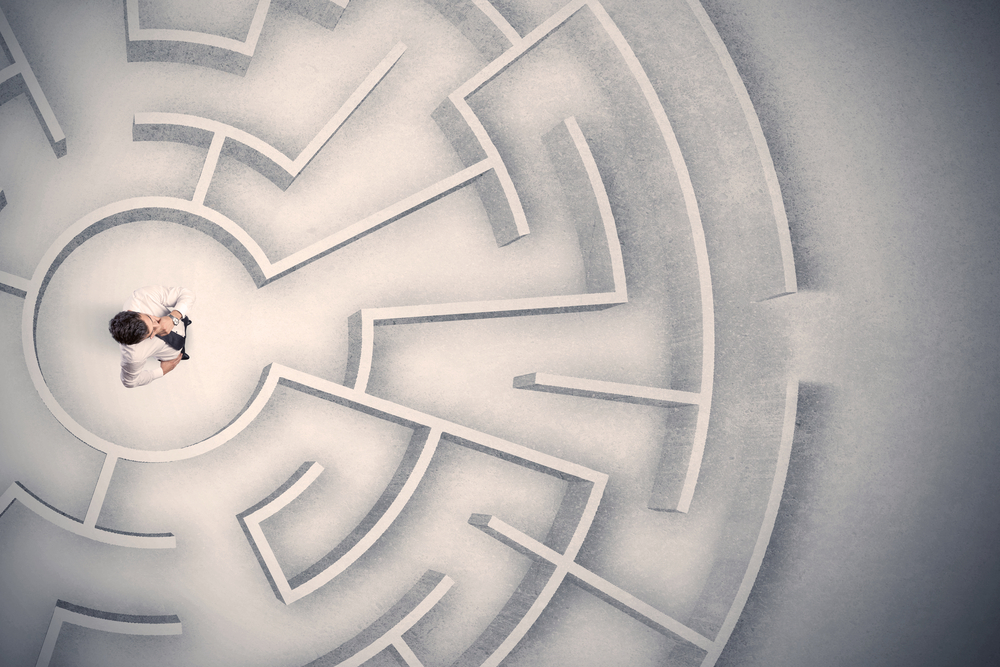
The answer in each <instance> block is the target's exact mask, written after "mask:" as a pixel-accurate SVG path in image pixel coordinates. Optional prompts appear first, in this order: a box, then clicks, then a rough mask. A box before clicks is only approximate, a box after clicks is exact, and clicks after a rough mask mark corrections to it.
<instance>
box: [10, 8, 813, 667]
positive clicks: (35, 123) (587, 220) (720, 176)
mask: <svg viewBox="0 0 1000 667" xmlns="http://www.w3.org/2000/svg"><path fill="white" fill-rule="evenodd" d="M0 10H2V12H3V16H2V19H0V29H2V30H0V32H2V35H0V36H2V38H3V44H4V47H5V48H4V51H3V56H4V58H5V59H6V60H5V61H4V62H3V63H0V64H2V68H0V102H2V105H0V186H2V187H3V196H2V197H0V209H2V210H0V290H2V294H0V327H2V329H3V335H2V337H0V341H2V345H3V350H4V352H5V354H3V355H2V361H0V364H2V371H3V376H4V381H3V385H2V386H3V395H2V401H0V411H2V412H0V414H2V420H0V424H2V426H0V429H2V433H0V443H2V444H0V464H2V465H0V490H3V492H2V496H0V590H2V591H3V595H2V598H0V599H2V601H0V654H2V655H3V656H4V661H5V662H4V663H3V664H4V665H7V664H10V665H31V664H35V665H77V666H80V665H102V666H110V665H137V664H155V665H177V666H182V665H241V666H242V665H269V666H274V665H288V666H292V667H297V666H300V665H361V664H366V665H408V666H411V667H412V666H415V665H427V666H430V665H468V666H479V665H499V664H504V665H511V666H514V665H517V666H528V665H630V666H631V665H663V664H671V665H703V666H709V665H713V664H714V663H715V661H716V659H717V658H718V656H719V654H720V653H721V651H722V649H723V647H724V646H725V644H726V642H727V640H728V638H729V635H730V633H731V632H732V630H733V627H734V625H735V623H736V620H737V619H738V618H739V615H740V613H741V611H742V608H743V604H744V603H745V601H746V599H747V595H748V594H749V591H750V589H751V587H752V586H753V583H754V578H755V576H756V573H757V569H758V568H759V566H760V562H761V559H762V558H763V553H764V549H765V548H766V546H767V543H768V540H769V537H770V532H771V527H772V525H773V522H774V518H775V513H776V511H777V505H778V502H779V500H780V497H781V491H782V488H783V484H784V477H785V470H786V468H787V464H788V456H789V451H790V447H791V441H792V434H793V428H794V422H795V409H796V401H797V395H798V385H797V382H796V380H795V378H793V377H790V376H789V373H788V370H787V359H788V356H789V355H788V352H787V340H786V337H787V334H786V332H784V331H783V329H782V326H783V325H782V323H781V322H780V321H772V319H771V318H770V317H769V316H768V312H769V311H767V310H766V309H763V308H761V307H760V305H759V304H760V303H761V302H762V301H764V300H767V299H771V298H775V297H781V298H785V299H792V298H795V292H796V285H795V270H794V264H793V261H792V257H791V246H790V243H789V234H788V224H787V220H786V218H785V214H784V208H783V205H782V201H781V195H780V192H779V191H778V186H777V179H776V177H775V174H774V169H773V166H772V164H771V160H770V156H769V155H768V152H767V148H766V144H765V143H764V140H763V135H762V132H761V129H760V126H759V123H758V122H757V119H756V116H755V114H754V111H753V108H752V107H751V105H750V102H749V98H748V96H747V94H746V91H745V89H744V87H743V84H742V82H741V80H740V78H739V75H738V73H737V72H736V69H735V67H734V65H733V63H732V61H731V60H730V59H729V56H728V55H727V53H726V51H725V48H724V46H723V45H722V42H721V40H720V39H719V37H718V35H717V34H716V33H715V30H714V28H713V26H712V24H711V22H710V21H709V20H708V18H707V16H706V14H705V13H704V11H703V9H702V8H701V6H700V5H698V4H697V2H695V1H694V0H691V1H688V0H669V1H657V2H626V1H625V0H617V1H612V0H609V1H607V2H596V1H586V2H584V1H580V0H576V1H574V2H570V3H569V4H565V5H564V4H561V3H558V2H557V3H551V2H544V1H542V0H512V1H507V0H505V1H503V2H501V1H500V0H496V1H494V2H492V3H491V2H488V1H487V0H426V1H425V0H389V1H388V2H378V3H376V2H370V1H368V0H351V1H350V3H348V2H347V0H344V1H343V2H342V3H340V2H334V1H333V0H285V1H284V2H270V1H269V0H259V1H258V2H253V1H252V0H209V1H201V2H193V1H189V0H171V1H169V2H157V3H154V2H147V1H145V0H124V1H123V2H109V1H108V0H100V1H99V0H89V1H87V2H76V3H72V4H71V5H67V4H66V3H59V2H56V1H55V0H37V1H34V2H27V1H18V0H3V1H0ZM150 284H166V285H183V286H185V287H188V288H190V289H192V290H193V291H194V292H195V293H196V295H197V298H198V301H197V303H196V305H195V306H194V309H193V310H192V311H191V313H190V315H191V318H192V320H193V321H194V322H195V324H194V325H193V326H192V332H191V336H190V339H189V345H188V352H189V353H190V355H191V359H190V360H189V361H185V362H183V363H182V364H181V365H180V366H178V368H177V369H176V370H175V371H173V372H171V374H169V375H167V376H165V377H164V378H162V379H160V380H157V381H155V382H154V383H153V384H151V385H149V386H146V387H142V388H137V389H132V390H129V389H125V388H124V387H123V386H122V385H121V384H120V382H119V379H118V349H117V344H115V343H114V342H113V341H112V340H111V339H110V337H109V336H108V335H107V332H106V322H107V320H108V319H109V318H110V317H111V316H112V315H113V314H114V313H115V312H117V310H118V309H119V308H120V304H121V302H122V301H124V300H125V298H126V297H127V296H128V295H129V294H130V292H131V291H132V290H133V289H135V288H137V287H140V286H142V285H150Z"/></svg>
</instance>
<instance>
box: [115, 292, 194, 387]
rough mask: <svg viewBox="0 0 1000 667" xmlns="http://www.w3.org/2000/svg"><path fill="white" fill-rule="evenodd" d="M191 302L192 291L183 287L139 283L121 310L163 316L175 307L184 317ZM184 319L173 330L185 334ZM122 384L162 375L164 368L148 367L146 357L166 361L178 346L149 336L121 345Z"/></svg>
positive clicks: (135, 384)
mask: <svg viewBox="0 0 1000 667" xmlns="http://www.w3.org/2000/svg"><path fill="white" fill-rule="evenodd" d="M192 304H194V292H192V291H191V290H189V289H186V288H184V287H163V286H159V285H152V286H149V287H140V288H139V289H137V290H136V291H134V292H132V297H131V298H130V299H129V300H128V301H126V302H125V305H123V306H122V310H131V311H134V312H137V313H145V314H146V315H152V316H153V317H163V316H164V315H167V314H169V313H170V311H171V310H176V311H177V312H179V313H180V314H181V317H182V318H183V317H184V316H185V315H187V313H188V309H190V308H191V305H192ZM184 329H185V327H184V323H183V322H182V323H181V324H180V325H178V326H176V327H174V331H176V332H177V333H179V334H180V335H182V336H183V335H185V334H186V333H187V332H186V331H185V330H184ZM121 350H122V384H123V385H125V386H126V387H141V386H142V385H144V384H149V383H150V382H152V381H153V380H156V379H157V378H161V377H163V369H162V368H160V366H159V365H157V366H156V367H155V368H151V369H147V368H145V366H146V360H147V359H149V358H150V357H154V358H155V359H156V360H157V361H168V360H170V359H174V358H176V357H177V355H178V354H179V352H178V350H175V349H174V348H172V347H170V346H169V345H167V344H166V343H164V342H163V339H162V338H159V337H158V336H152V337H150V338H147V339H145V340H143V341H141V342H138V343H136V344H135V345H122V346H121Z"/></svg>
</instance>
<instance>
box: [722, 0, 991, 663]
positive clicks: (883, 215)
mask: <svg viewBox="0 0 1000 667" xmlns="http://www.w3.org/2000/svg"><path fill="white" fill-rule="evenodd" d="M704 4H705V7H706V9H707V10H708V13H709V15H710V16H711V17H712V19H713V21H714V22H715V24H716V26H717V27H718V28H719V31H720V33H721V35H722V37H723V39H724V40H725V42H726V45H727V47H728V48H729V51H730V53H731V54H732V56H733V58H734V59H735V61H736V63H737V66H738V67H739V69H740V73H741V74H742V75H743V78H744V81H745V82H746V84H747V87H748V89H749V92H750V97H751V99H752V100H753V102H754V106H755V107H756V110H757V113H758V115H759V116H760V118H761V123H762V125H763V127H764V133H765V135H766V136H767V140H768V145H769V147H770V149H771V152H772V155H773V157H774V159H775V164H776V167H777V170H778V175H779V178H780V180H781V185H782V191H783V195H784V198H785V205H786V208H787V210H788V215H789V222H790V227H791V231H792V237H793V242H794V243H795V246H796V257H795V259H796V263H797V269H798V277H799V281H800V282H799V287H800V290H803V292H815V294H816V297H817V298H820V295H829V296H830V299H829V308H827V309H826V310H825V312H817V313H816V316H815V321H814V322H813V323H812V324H811V329H810V332H809V333H810V335H815V336H819V337H821V339H822V340H824V341H825V344H824V345H822V346H821V347H818V348H817V349H816V351H815V357H814V358H813V359H812V360H811V361H812V363H814V364H815V366H814V368H815V373H816V379H818V380H822V381H828V382H830V383H831V384H832V385H835V386H833V387H831V388H830V389H829V390H828V391H826V392H825V394H824V398H823V400H821V401H820V404H821V405H823V406H824V407H821V408H817V410H816V411H815V413H814V414H813V415H812V419H813V423H814V424H815V425H817V426H819V427H820V428H818V429H817V430H816V431H815V432H814V433H813V436H812V437H811V438H802V439H800V440H799V441H798V442H797V447H796V449H795V450H793V452H792V462H791V467H790V470H789V478H788V485H787V486H786V490H785V498H784V500H783V502H782V507H781V513H780V515H779V517H778V521H777V524H776V526H775V534H774V537H773V538H772V542H771V545H770V548H769V550H768V555H767V557H766V559H765V561H764V566H763V569H762V571H761V575H760V577H759V578H758V580H757V584H756V587H755V589H754V592H753V593H752V594H751V597H750V601H749V603H748V605H747V608H746V611H745V612H744V615H743V617H742V618H741V621H740V624H739V625H738V626H737V628H736V631H735V633H734V635H733V638H732V639H731V640H730V643H729V645H728V647H727V649H726V652H725V653H724V654H723V658H722V660H721V661H720V664H727V665H748V664H752V665H943V664H948V665H951V664H969V665H975V664H991V663H995V662H996V661H997V659H998V639H997V630H998V627H1000V617H998V610H1000V591H998V587H997V586H998V573H1000V568H998V567H997V556H996V552H997V542H998V540H997V505H998V501H1000V494H998V484H997V470H998V468H997V462H998V456H1000V451H998V447H997V426H998V414H1000V410H998V400H997V399H998V393H997V389H998V382H997V380H998V375H997V372H998V364H997V360H998V336H997V333H996V328H997V323H998V317H997V307H998V298H997V297H998V286H1000V283H998V263H997V253H998V243H997V241H998V233H1000V228H998V196H1000V188H998V187H997V174H998V173H1000V171H998V159H1000V158H998V155H1000V151H998V149H1000V145H998V143H1000V142H998V137H1000V135H998V127H997V113H998V110H1000V79H998V76H1000V51H998V49H1000V44H998V40H997V35H998V28H1000V11H998V7H997V4H996V3H994V2H938V1H924V0H919V1H916V2H910V1H906V2H902V1H900V2H893V1H880V2H873V3H869V2H845V1H836V0H835V1H826V0H823V1H817V2H810V1H808V0H794V1H790V0H780V1H767V0H760V1H754V2H718V1H709V2H706V3H704ZM801 296H805V295H804V294H803V295H801Z"/></svg>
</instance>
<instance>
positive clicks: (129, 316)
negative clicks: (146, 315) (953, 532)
mask: <svg viewBox="0 0 1000 667" xmlns="http://www.w3.org/2000/svg"><path fill="white" fill-rule="evenodd" d="M108 331H110V332H111V337H112V338H114V339H115V340H116V341H118V342H119V343H121V344H122V345H135V344H136V343H139V342H142V339H143V338H145V337H146V334H148V333H149V329H147V328H146V323H145V322H144V321H143V320H142V318H141V317H139V313H137V312H135V311H132V310H123V311H122V312H120V313H118V314H117V315H115V316H114V317H112V318H111V321H110V322H108Z"/></svg>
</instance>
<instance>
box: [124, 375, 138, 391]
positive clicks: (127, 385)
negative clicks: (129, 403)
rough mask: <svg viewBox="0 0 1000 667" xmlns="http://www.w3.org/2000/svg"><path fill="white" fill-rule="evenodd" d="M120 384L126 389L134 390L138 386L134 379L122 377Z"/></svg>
mask: <svg viewBox="0 0 1000 667" xmlns="http://www.w3.org/2000/svg"><path fill="white" fill-rule="evenodd" d="M122 384H123V385H125V388H126V389H134V388H135V387H138V386H139V383H138V382H136V379H135V378H132V377H125V376H124V375H123V376H122Z"/></svg>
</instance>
